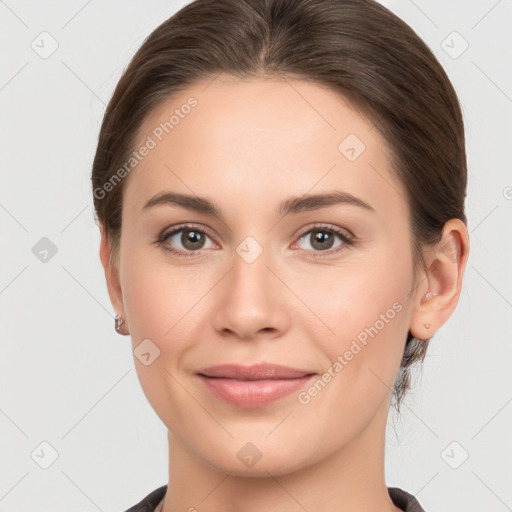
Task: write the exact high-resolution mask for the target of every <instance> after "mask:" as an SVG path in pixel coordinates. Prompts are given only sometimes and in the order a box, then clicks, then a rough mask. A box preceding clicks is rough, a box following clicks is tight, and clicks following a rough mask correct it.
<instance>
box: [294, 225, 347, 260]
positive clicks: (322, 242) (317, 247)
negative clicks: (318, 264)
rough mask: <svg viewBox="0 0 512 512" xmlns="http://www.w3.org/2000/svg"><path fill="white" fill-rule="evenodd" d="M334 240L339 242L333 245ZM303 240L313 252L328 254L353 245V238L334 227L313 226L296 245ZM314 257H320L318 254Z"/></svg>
mask: <svg viewBox="0 0 512 512" xmlns="http://www.w3.org/2000/svg"><path fill="white" fill-rule="evenodd" d="M336 238H338V240H340V242H339V243H338V244H337V245H335V242H336ZM303 240H305V241H306V242H308V243H309V245H310V247H312V248H313V252H316V253H323V252H328V253H329V254H331V253H337V252H339V251H342V250H345V249H346V248H347V246H350V245H352V244H353V243H354V240H353V238H352V237H351V236H350V235H349V234H348V233H346V232H344V231H341V230H340V229H338V228H336V227H334V226H315V227H314V228H313V229H310V230H309V231H306V232H305V233H304V234H303V235H301V237H300V239H299V242H297V243H300V242H301V241H303ZM306 245H307V244H306ZM333 247H334V249H333ZM302 248H303V247H302ZM305 250H308V251H309V250H310V249H308V248H307V247H306V248H305ZM314 256H315V257H316V256H320V254H315V255H314Z"/></svg>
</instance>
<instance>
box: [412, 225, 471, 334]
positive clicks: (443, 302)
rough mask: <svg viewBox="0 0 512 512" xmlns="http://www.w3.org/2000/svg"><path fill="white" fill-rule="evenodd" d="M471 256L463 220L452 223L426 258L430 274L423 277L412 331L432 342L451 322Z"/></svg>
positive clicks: (446, 227)
mask: <svg viewBox="0 0 512 512" xmlns="http://www.w3.org/2000/svg"><path fill="white" fill-rule="evenodd" d="M468 256H469V236H468V232H467V228H466V225H465V224H464V223H463V222H462V221H461V220H460V219H451V220H449V221H448V222H447V223H446V224H445V226H444V228H443V234H442V237H441V240H440V241H439V242H438V243H437V244H436V246H435V247H434V248H433V249H431V250H429V251H428V254H427V255H426V258H425V261H426V268H427V271H426V272H424V273H423V276H422V277H421V278H420V285H419V286H418V290H417V294H416V297H415V305H414V308H413V313H412V316H411V325H410V331H411V334H412V335H413V336H414V337H415V338H418V339H424V340H426V339H429V338H431V337H432V336H433V335H434V334H435V332H436V331H437V330H438V329H439V328H440V327H441V326H442V325H443V324H444V323H445V322H446V321H447V320H448V318H449V317H450V316H451V314H452V313H453V311H454V310H455V307H456V306H457V303H458V300H459V296H460V293H461V290H462V281H463V277H464V271H465V268H466V263H467V259H468Z"/></svg>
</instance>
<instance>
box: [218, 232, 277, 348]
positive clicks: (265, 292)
mask: <svg viewBox="0 0 512 512" xmlns="http://www.w3.org/2000/svg"><path fill="white" fill-rule="evenodd" d="M266 239H268V237H266ZM264 243H265V242H264V241H263V240H262V241H261V242H260V241H259V240H257V239H256V237H255V236H247V237H246V238H244V239H243V240H242V241H241V242H240V243H239V244H238V245H237V246H236V247H235V252H234V254H233V259H232V268H231V271H230V272H229V273H228V275H227V276H226V279H225V281H224V284H223V287H222V298H221V303H220V304H219V308H218V310H217V314H216V320H215V323H216V327H217V329H220V330H226V329H228V330H230V331H232V332H234V333H236V334H237V335H238V336H240V337H244V338H250V337H251V336H253V335H255V334H256V333H257V332H258V331H261V330H262V329H265V330H268V329H277V330H282V329H283V328H284V327H285V323H286V312H285V310H284V309H283V304H282V297H281V292H282V290H280V289H279V282H278V280H277V279H276V277H275V276H274V274H273V272H272V271H271V270H270V268H272V266H273V263H272V262H273V260H274V259H273V255H272V253H271V251H270V249H267V245H270V244H265V246H264ZM269 267H270V268H269Z"/></svg>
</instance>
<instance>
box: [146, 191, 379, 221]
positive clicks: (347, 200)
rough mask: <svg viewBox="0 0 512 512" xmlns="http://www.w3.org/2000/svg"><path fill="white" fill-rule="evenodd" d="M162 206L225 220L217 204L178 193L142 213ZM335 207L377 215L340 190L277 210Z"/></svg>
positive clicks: (285, 212) (158, 197) (301, 199)
mask: <svg viewBox="0 0 512 512" xmlns="http://www.w3.org/2000/svg"><path fill="white" fill-rule="evenodd" d="M161 205H176V206H181V207H182V208H185V209H187V210H191V211H194V212H197V213H202V214H206V215H212V216H214V217H218V218H219V219H221V220H223V221H224V220H225V219H224V215H223V214H222V211H221V210H220V208H218V207H217V206H216V205H215V203H213V202H212V201H210V200H209V199H206V198H205V197H199V196H191V195H187V194H178V193H176V192H160V193H159V194H157V195H155V196H154V197H152V198H151V199H150V200H149V201H147V203H146V204H145V205H144V206H143V207H142V208H141V212H143V211H147V210H149V209H150V208H153V207H155V206H161ZM335 205H352V206H357V207H360V208H363V209H365V210H367V211H369V212H373V213H376V212H375V210H374V208H373V207H372V206H370V205H369V204H368V203H366V202H365V201H363V200H362V199H359V198H358V197H356V196H354V195H352V194H350V193H348V192H341V191H338V190H335V191H332V192H328V193H324V194H310V195H304V196H299V197H290V198H288V199H285V200H284V201H283V202H282V203H281V204H280V205H279V207H278V208H277V210H276V213H277V214H278V215H282V216H285V215H288V214H292V215H293V214H298V213H301V212H304V211H310V210H316V209H319V208H326V207H328V206H335Z"/></svg>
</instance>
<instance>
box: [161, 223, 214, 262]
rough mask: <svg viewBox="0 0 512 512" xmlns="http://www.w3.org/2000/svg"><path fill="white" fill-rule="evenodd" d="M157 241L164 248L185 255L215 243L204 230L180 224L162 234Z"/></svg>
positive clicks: (210, 246) (212, 245)
mask: <svg viewBox="0 0 512 512" xmlns="http://www.w3.org/2000/svg"><path fill="white" fill-rule="evenodd" d="M158 241H159V243H161V244H164V248H165V249H166V250H168V251H171V252H175V253H178V254H184V255H187V256H188V255H190V254H191V253H194V252H199V251H200V250H202V249H208V248H212V247H214V245H215V244H213V243H212V242H211V238H210V237H209V236H208V235H207V234H206V232H205V231H204V230H202V229H200V228H197V227H194V226H182V227H180V228H177V229H174V230H172V231H170V232H169V233H166V234H163V235H162V236H161V237H160V238H159V240H158ZM208 241H210V245H208V243H207V242H208ZM187 253H189V254H187Z"/></svg>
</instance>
